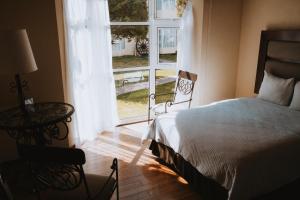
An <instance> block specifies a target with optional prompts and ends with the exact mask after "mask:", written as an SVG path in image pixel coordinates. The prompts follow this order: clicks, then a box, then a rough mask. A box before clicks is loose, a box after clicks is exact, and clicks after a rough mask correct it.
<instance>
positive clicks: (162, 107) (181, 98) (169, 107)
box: [148, 70, 197, 123]
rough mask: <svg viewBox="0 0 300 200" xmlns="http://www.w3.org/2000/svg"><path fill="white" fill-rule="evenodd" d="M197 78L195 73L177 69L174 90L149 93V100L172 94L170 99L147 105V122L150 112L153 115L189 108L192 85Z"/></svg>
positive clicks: (149, 118)
mask: <svg viewBox="0 0 300 200" xmlns="http://www.w3.org/2000/svg"><path fill="white" fill-rule="evenodd" d="M196 80H197V74H193V73H190V72H187V71H182V70H179V72H178V78H177V81H176V86H175V92H173V93H161V94H155V93H152V94H150V95H149V99H148V100H149V102H150V100H151V99H152V100H156V97H158V96H165V95H170V94H171V95H172V100H170V101H166V102H163V103H159V104H156V105H154V106H150V103H149V107H148V123H149V121H150V120H151V112H153V113H154V115H159V114H163V113H167V112H170V111H177V110H181V109H187V108H190V106H191V102H192V96H193V90H194V85H195V82H196Z"/></svg>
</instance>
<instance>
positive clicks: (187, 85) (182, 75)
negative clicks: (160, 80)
mask: <svg viewBox="0 0 300 200" xmlns="http://www.w3.org/2000/svg"><path fill="white" fill-rule="evenodd" d="M196 80H197V74H194V73H190V72H187V71H182V70H179V72H178V79H177V83H176V87H175V94H174V99H173V102H174V103H175V104H176V103H178V102H184V103H183V104H181V105H180V106H181V107H183V106H184V107H186V108H189V107H190V104H191V101H192V96H193V90H194V86H195V82H196Z"/></svg>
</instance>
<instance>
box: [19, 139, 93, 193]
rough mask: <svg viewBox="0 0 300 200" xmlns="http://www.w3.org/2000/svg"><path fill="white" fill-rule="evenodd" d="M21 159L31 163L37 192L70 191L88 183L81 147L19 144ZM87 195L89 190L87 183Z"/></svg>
mask: <svg viewBox="0 0 300 200" xmlns="http://www.w3.org/2000/svg"><path fill="white" fill-rule="evenodd" d="M18 153H19V155H20V157H21V159H24V160H25V161H27V162H28V163H29V165H30V166H29V167H30V170H31V176H32V182H33V186H34V187H35V190H37V192H39V191H42V190H46V189H50V188H51V189H55V190H59V191H69V190H73V189H75V188H77V187H79V186H80V184H81V183H82V182H84V184H85V185H86V181H85V174H84V171H83V167H82V165H83V164H84V163H85V162H86V160H85V154H84V152H83V151H82V150H81V149H75V148H59V147H44V146H34V145H23V144H18ZM86 192H87V196H89V191H88V188H87V185H86Z"/></svg>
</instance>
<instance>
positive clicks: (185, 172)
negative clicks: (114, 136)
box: [149, 140, 300, 200]
mask: <svg viewBox="0 0 300 200" xmlns="http://www.w3.org/2000/svg"><path fill="white" fill-rule="evenodd" d="M149 149H150V150H151V151H152V154H153V155H155V156H157V157H158V158H159V162H160V163H161V164H163V165H166V166H167V167H169V168H171V169H172V170H174V171H175V172H176V173H177V174H178V175H180V176H181V177H183V178H184V179H185V180H186V181H187V182H188V183H189V185H190V186H191V188H192V189H193V190H195V191H196V192H198V193H199V194H200V196H201V197H202V198H201V199H203V200H211V199H213V200H219V199H220V200H223V199H227V196H228V191H227V190H226V189H225V188H223V187H222V186H220V185H219V184H218V183H216V182H215V181H214V180H211V179H209V178H207V177H205V176H203V175H202V174H201V173H200V172H199V171H198V170H197V169H196V168H194V167H193V166H192V165H191V164H190V163H189V162H187V161H186V160H185V159H184V158H183V157H182V156H181V155H179V154H178V153H175V152H174V150H173V149H172V148H170V147H168V146H166V145H164V144H162V143H159V142H156V141H155V140H152V142H151V144H150V147H149ZM299 188H300V179H298V180H296V181H294V182H292V183H290V184H288V185H286V186H284V187H282V188H279V189H277V190H275V191H274V192H272V193H270V194H266V195H263V196H260V197H257V198H255V199H257V200H277V199H278V200H279V199H280V200H282V199H291V198H292V199H300V194H299V192H298V191H299Z"/></svg>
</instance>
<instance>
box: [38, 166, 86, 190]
mask: <svg viewBox="0 0 300 200" xmlns="http://www.w3.org/2000/svg"><path fill="white" fill-rule="evenodd" d="M33 177H34V181H35V186H36V188H37V189H38V190H40V191H41V190H45V189H48V188H52V189H56V190H61V191H67V190H73V189H75V188H77V187H78V186H79V185H80V184H81V182H82V175H81V170H80V167H79V166H78V165H61V164H54V163H51V164H49V163H47V165H41V164H39V165H35V166H34V167H33Z"/></svg>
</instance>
